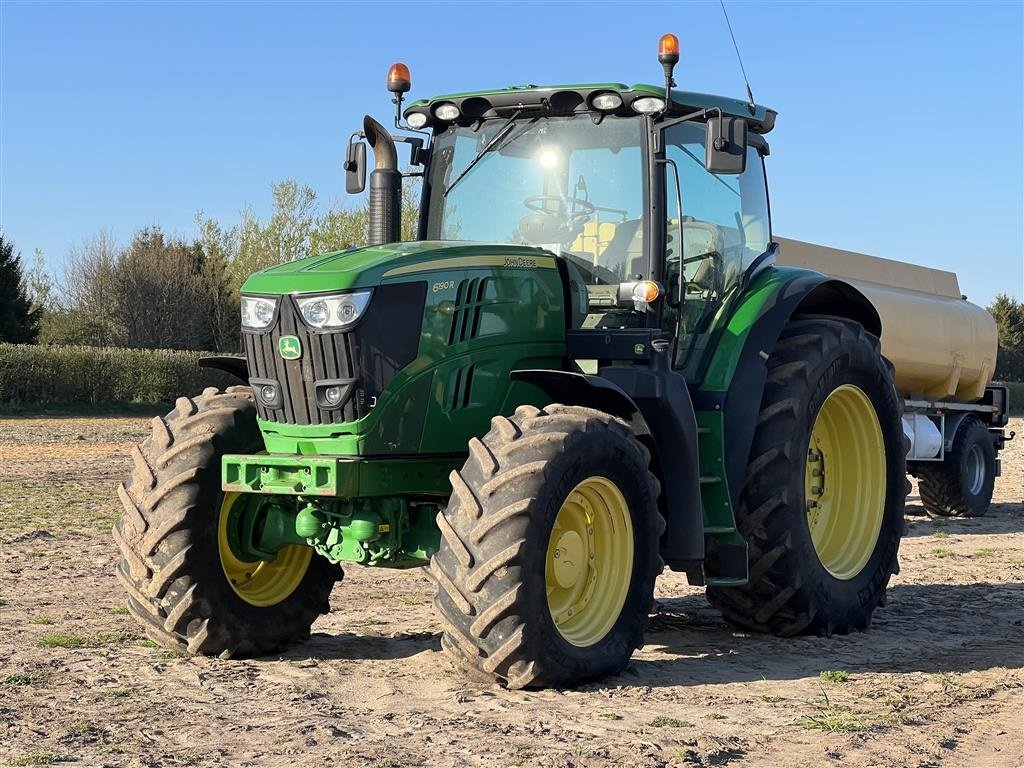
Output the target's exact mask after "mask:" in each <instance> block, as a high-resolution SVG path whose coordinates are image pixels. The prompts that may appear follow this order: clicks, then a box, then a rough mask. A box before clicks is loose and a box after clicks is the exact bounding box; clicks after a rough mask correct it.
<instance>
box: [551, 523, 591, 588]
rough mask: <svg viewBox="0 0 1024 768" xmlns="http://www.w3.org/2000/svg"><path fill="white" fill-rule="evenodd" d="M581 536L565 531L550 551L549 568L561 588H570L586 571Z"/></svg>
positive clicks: (585, 559) (585, 558)
mask: <svg viewBox="0 0 1024 768" xmlns="http://www.w3.org/2000/svg"><path fill="white" fill-rule="evenodd" d="M584 550H585V547H584V545H583V538H582V537H581V536H580V535H579V534H578V533H576V531H565V532H564V533H563V534H562V535H561V536H559V537H558V543H557V544H556V545H555V548H554V551H553V552H552V553H551V559H552V562H551V570H552V573H554V574H555V581H557V582H558V586H560V587H561V588H562V589H571V588H572V587H574V586H576V584H578V583H579V581H580V579H582V578H583V576H584V574H585V573H586V572H587V557H586V553H585V551H584Z"/></svg>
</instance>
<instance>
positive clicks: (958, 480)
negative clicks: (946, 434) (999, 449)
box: [914, 416, 996, 517]
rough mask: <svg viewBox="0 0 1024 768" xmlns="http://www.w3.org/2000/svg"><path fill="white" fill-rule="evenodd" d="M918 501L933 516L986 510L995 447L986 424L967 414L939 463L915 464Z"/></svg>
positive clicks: (971, 514)
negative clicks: (947, 451)
mask: <svg viewBox="0 0 1024 768" xmlns="http://www.w3.org/2000/svg"><path fill="white" fill-rule="evenodd" d="M914 471H915V473H916V475H917V479H918V488H919V490H920V491H921V504H922V505H924V509H925V512H927V513H928V514H929V515H931V516H933V517H980V516H981V515H984V514H985V513H986V512H987V511H988V505H989V504H990V503H991V501H992V491H993V490H994V489H995V484H996V449H995V445H994V444H993V442H992V436H991V435H990V434H989V431H988V427H986V426H985V425H984V424H982V423H981V420H980V419H978V417H977V416H967V417H965V418H964V420H963V421H961V422H960V424H959V426H958V427H957V429H956V434H955V435H954V436H953V446H952V448H951V450H950V452H949V453H947V454H946V458H945V460H944V461H942V462H941V463H934V464H929V463H925V462H921V463H918V464H917V465H916V466H915V467H914Z"/></svg>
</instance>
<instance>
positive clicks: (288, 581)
mask: <svg viewBox="0 0 1024 768" xmlns="http://www.w3.org/2000/svg"><path fill="white" fill-rule="evenodd" d="M262 450H263V441H262V438H261V436H260V431H259V427H258V426H257V424H256V413H255V408H254V406H253V401H252V393H251V392H250V390H249V388H248V387H231V388H229V389H228V390H227V391H225V392H220V391H218V390H216V389H212V388H211V389H207V390H206V391H204V392H203V394H202V395H201V396H200V397H196V398H187V397H182V398H179V399H178V402H177V404H176V407H175V409H174V410H173V411H172V412H171V413H169V414H168V415H167V416H166V417H157V418H155V419H154V420H153V431H152V434H151V435H150V437H148V438H147V439H146V440H145V441H144V442H143V443H142V444H141V445H140V446H137V447H136V448H135V450H134V452H133V456H134V462H135V466H134V471H133V472H132V475H131V478H130V479H129V481H128V482H127V483H125V484H124V485H122V486H121V487H120V488H119V489H118V495H119V496H120V499H121V503H122V505H123V506H124V513H123V514H122V515H121V519H120V520H118V522H117V524H116V525H115V526H114V532H113V534H114V540H115V542H117V545H118V547H119V548H120V550H121V559H120V561H119V563H118V566H117V576H118V579H119V580H120V581H121V584H122V585H123V586H124V588H125V590H126V591H127V593H128V608H129V611H130V612H131V613H132V615H133V616H135V618H136V619H138V620H139V621H140V622H141V623H142V625H143V627H144V628H145V630H146V634H147V635H148V636H149V637H150V638H151V639H152V640H155V641H156V642H158V643H160V644H161V645H163V646H164V647H166V648H170V649H177V650H183V651H188V652H189V653H201V654H207V655H219V656H222V657H228V656H259V655H262V654H267V653H272V652H275V651H279V650H282V649H284V648H286V647H287V646H289V645H292V644H294V643H297V642H301V641H303V640H305V639H306V638H308V637H309V629H310V626H311V625H312V623H313V621H314V620H315V619H316V617H317V616H319V615H320V614H321V613H326V612H327V610H328V598H329V596H330V593H331V589H332V587H333V585H334V582H335V581H337V580H338V579H340V578H341V569H340V568H338V567H337V566H335V565H331V564H330V563H329V562H328V561H327V560H326V559H324V558H322V557H318V556H316V555H315V554H314V552H313V550H312V549H310V548H308V547H304V546H298V545H290V546H286V547H284V548H282V549H281V550H280V551H278V552H277V553H276V554H275V556H274V557H273V558H271V559H268V560H252V559H250V558H247V557H244V556H239V555H238V554H236V551H235V550H236V549H237V548H233V547H232V541H234V540H236V539H237V538H238V536H237V533H238V528H239V527H240V526H241V525H242V517H243V512H244V511H245V508H246V506H247V505H251V504H258V503H259V502H260V497H259V496H254V495H251V494H235V493H229V494H225V493H224V492H223V491H221V487H220V464H221V462H220V457H221V456H223V455H224V454H225V453H249V454H251V453H258V452H260V451H262Z"/></svg>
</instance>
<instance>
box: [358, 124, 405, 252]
mask: <svg viewBox="0 0 1024 768" xmlns="http://www.w3.org/2000/svg"><path fill="white" fill-rule="evenodd" d="M363 132H364V133H365V134H366V141H367V143H368V144H369V145H370V149H372V150H373V162H374V168H373V172H372V173H371V174H370V196H369V211H370V226H369V232H368V242H369V244H370V245H382V244H384V243H396V242H398V241H399V240H401V238H402V174H401V173H399V171H398V152H397V151H396V150H395V142H394V140H393V139H392V138H391V134H389V133H388V132H387V129H386V128H384V126H383V125H381V124H380V123H378V122H377V121H376V120H374V119H373V118H372V117H370V116H369V115H367V116H366V117H364V118H363Z"/></svg>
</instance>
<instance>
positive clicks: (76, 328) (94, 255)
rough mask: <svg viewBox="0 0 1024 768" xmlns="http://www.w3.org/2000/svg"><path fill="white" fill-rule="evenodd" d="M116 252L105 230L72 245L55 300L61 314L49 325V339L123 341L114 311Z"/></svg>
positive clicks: (60, 341) (92, 343) (64, 341)
mask: <svg viewBox="0 0 1024 768" xmlns="http://www.w3.org/2000/svg"><path fill="white" fill-rule="evenodd" d="M119 254H120V248H119V247H118V245H117V243H116V242H115V241H114V237H113V235H111V234H110V232H108V231H107V230H100V231H99V232H97V233H96V234H95V235H92V236H91V237H88V238H86V239H85V240H83V241H82V242H81V243H80V244H79V245H77V246H74V247H72V248H71V250H70V251H69V252H68V258H67V261H66V262H65V264H64V276H63V279H62V281H61V284H60V286H59V290H60V296H59V297H58V299H57V300H56V302H55V303H56V312H58V313H60V315H62V317H61V318H60V320H59V321H58V322H56V323H54V324H53V327H52V329H50V330H52V331H53V335H48V338H47V342H48V343H52V344H85V345H87V346H93V347H106V346H118V345H120V344H121V343H122V340H123V337H124V329H123V328H122V327H121V326H120V325H119V323H118V321H117V317H116V315H115V311H114V306H115V301H114V299H115V288H114V273H115V270H116V268H117V262H118V257H119ZM55 319H56V318H55Z"/></svg>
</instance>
